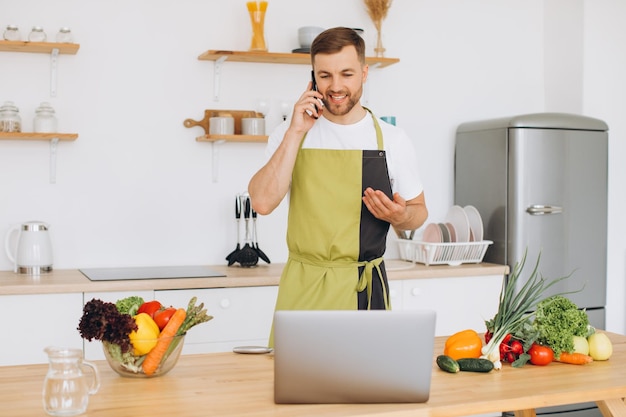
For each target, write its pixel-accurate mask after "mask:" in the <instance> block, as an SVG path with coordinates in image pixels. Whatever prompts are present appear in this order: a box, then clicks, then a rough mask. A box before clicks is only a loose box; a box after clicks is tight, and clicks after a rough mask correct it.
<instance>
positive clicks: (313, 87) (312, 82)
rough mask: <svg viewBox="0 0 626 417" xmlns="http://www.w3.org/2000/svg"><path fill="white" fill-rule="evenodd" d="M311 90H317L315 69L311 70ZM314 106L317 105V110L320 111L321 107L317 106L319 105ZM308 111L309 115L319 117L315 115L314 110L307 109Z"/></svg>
mask: <svg viewBox="0 0 626 417" xmlns="http://www.w3.org/2000/svg"><path fill="white" fill-rule="evenodd" d="M311 90H313V91H317V83H316V82H315V72H314V71H313V70H311ZM314 106H315V111H316V112H317V111H319V108H318V107H317V105H314ZM306 112H307V113H308V114H309V116H311V117H314V118H315V119H317V117H315V116H313V112H311V111H309V110H307V111H306Z"/></svg>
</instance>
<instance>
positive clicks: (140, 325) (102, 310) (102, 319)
mask: <svg viewBox="0 0 626 417" xmlns="http://www.w3.org/2000/svg"><path fill="white" fill-rule="evenodd" d="M196 301H197V299H196V297H192V298H191V300H190V301H189V304H188V306H187V308H186V309H184V308H175V307H172V306H170V307H166V306H163V305H161V303H160V302H158V301H156V300H154V301H148V302H144V300H143V299H142V298H141V297H137V296H130V297H126V298H123V299H121V300H118V301H116V302H115V303H111V302H105V301H102V300H99V299H92V300H91V301H88V302H87V303H85V306H84V307H83V315H82V317H81V319H80V322H79V324H78V331H79V332H80V335H81V337H82V338H83V339H86V340H88V341H92V340H94V339H95V340H100V341H101V342H102V347H103V350H104V355H105V357H106V360H107V363H108V364H109V366H110V367H111V369H113V370H114V371H115V372H117V373H118V374H119V375H121V376H124V377H131V378H152V377H157V376H161V375H165V374H166V373H168V372H169V371H171V370H172V368H174V366H175V365H176V362H178V358H179V356H180V354H181V352H182V350H183V345H184V344H185V335H186V334H187V332H188V331H189V329H191V328H192V327H194V326H196V325H198V324H200V323H204V322H207V321H209V320H211V319H212V318H213V317H212V316H209V315H208V314H207V311H206V309H205V308H204V303H200V304H199V305H196Z"/></svg>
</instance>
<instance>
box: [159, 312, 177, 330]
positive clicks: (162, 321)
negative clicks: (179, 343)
mask: <svg viewBox="0 0 626 417" xmlns="http://www.w3.org/2000/svg"><path fill="white" fill-rule="evenodd" d="M174 313H176V309H175V308H174V307H168V308H166V309H163V310H159V311H157V312H156V313H154V321H155V322H156V324H157V326H159V330H163V328H164V327H165V325H167V322H168V321H170V318H172V316H173V315H174Z"/></svg>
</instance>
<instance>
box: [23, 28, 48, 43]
mask: <svg viewBox="0 0 626 417" xmlns="http://www.w3.org/2000/svg"><path fill="white" fill-rule="evenodd" d="M46 39H47V36H46V32H44V31H43V28H42V27H41V26H33V29H32V30H31V31H30V33H29V34H28V40H29V41H30V42H45V41H46Z"/></svg>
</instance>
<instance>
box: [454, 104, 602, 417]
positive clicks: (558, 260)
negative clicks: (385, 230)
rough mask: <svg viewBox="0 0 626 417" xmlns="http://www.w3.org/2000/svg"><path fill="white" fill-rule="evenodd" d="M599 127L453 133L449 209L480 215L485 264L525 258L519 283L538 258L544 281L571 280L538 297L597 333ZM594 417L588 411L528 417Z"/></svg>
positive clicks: (568, 123)
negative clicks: (583, 319)
mask: <svg viewBox="0 0 626 417" xmlns="http://www.w3.org/2000/svg"><path fill="white" fill-rule="evenodd" d="M607 162H608V126H607V125H606V123H604V122H603V121H601V120H598V119H594V118H590V117H585V116H580V115H573V114H563V113H536V114H525V115H518V116H514V117H507V118H501V119H493V120H483V121H476V122H468V123H463V124H461V125H460V126H459V127H458V129H457V132H456V145H455V182H454V199H455V204H458V205H461V206H465V205H468V204H471V205H473V206H475V207H476V208H477V209H478V211H479V212H480V214H481V216H482V218H483V223H484V239H486V240H491V241H493V242H494V243H493V244H492V245H491V246H490V247H489V249H488V250H487V253H486V255H485V258H484V261H485V262H494V263H499V264H506V265H509V266H510V267H511V268H512V267H513V266H514V265H515V263H516V262H517V261H519V260H521V259H522V257H523V255H524V252H525V251H526V250H527V251H528V252H527V253H528V255H527V259H526V266H525V268H524V271H523V273H522V284H523V282H525V280H524V278H526V279H527V278H528V275H530V273H531V272H532V270H533V267H534V266H535V262H536V260H537V256H538V255H539V254H541V261H540V264H539V272H540V273H541V274H542V275H543V276H544V277H546V278H558V277H562V276H565V275H569V274H571V277H570V278H568V279H565V280H562V281H561V282H560V283H558V284H557V285H555V286H553V287H552V289H551V291H550V292H549V293H548V294H547V295H551V294H554V293H557V292H558V293H562V292H570V291H578V290H581V288H582V290H581V291H579V292H576V293H574V294H568V295H567V297H568V298H570V299H571V300H572V301H573V302H575V303H576V304H577V305H578V307H580V308H585V309H586V310H587V313H588V315H589V319H590V322H591V324H592V325H593V326H595V327H597V328H600V329H604V328H605V311H604V306H605V304H606V254H607V203H608V201H607V200H608V199H607V177H608V166H607ZM548 413H550V414H551V413H559V414H561V413H562V414H561V415H562V416H568V417H570V416H571V417H574V416H575V417H588V416H601V413H600V412H599V410H598V409H597V408H596V407H595V405H594V404H577V405H574V406H569V407H554V408H546V409H543V410H537V414H548Z"/></svg>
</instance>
